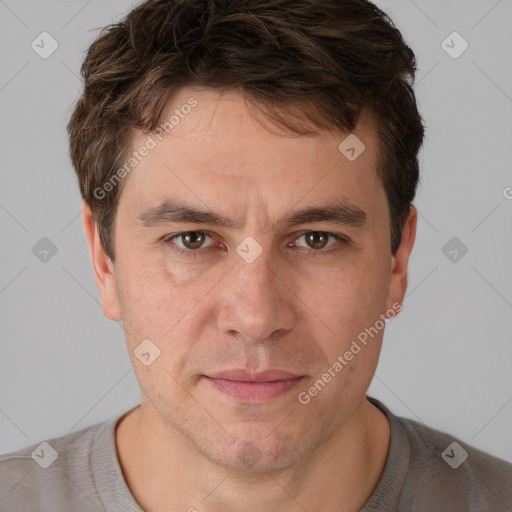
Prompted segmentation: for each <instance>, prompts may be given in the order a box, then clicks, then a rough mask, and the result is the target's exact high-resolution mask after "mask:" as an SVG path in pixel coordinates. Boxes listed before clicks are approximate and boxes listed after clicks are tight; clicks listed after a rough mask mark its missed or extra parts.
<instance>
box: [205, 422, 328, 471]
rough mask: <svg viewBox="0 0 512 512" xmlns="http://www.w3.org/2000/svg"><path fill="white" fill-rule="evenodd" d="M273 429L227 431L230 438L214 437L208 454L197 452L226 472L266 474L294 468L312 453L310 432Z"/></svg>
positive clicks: (255, 427)
mask: <svg viewBox="0 0 512 512" xmlns="http://www.w3.org/2000/svg"><path fill="white" fill-rule="evenodd" d="M273 428H274V431H272V429H270V428H269V429H262V428H261V426H259V425H254V426H252V428H247V426H245V428H240V429H235V430H233V429H230V432H231V433H232V434H233V437H231V436H230V435H229V434H227V433H226V435H225V436H223V438H222V440H221V439H219V438H218V437H217V439H216V440H215V442H214V443H213V444H212V445H210V447H209V448H210V449H209V450H201V449H200V451H201V452H202V453H203V455H205V456H206V457H207V458H208V459H209V460H211V461H212V462H214V463H215V464H218V465H220V466H222V467H224V468H226V469H230V470H237V471H252V472H269V471H280V470H283V469H288V468H290V467H292V466H294V465H296V464H297V463H299V462H300V461H301V460H302V459H303V458H304V457H306V456H307V455H308V454H309V453H310V452H311V451H312V449H314V445H315V440H314V439H313V437H312V434H311V431H309V432H307V433H306V432H304V433H299V432H294V433H283V432H277V429H276V428H275V427H273ZM318 444H320V443H318Z"/></svg>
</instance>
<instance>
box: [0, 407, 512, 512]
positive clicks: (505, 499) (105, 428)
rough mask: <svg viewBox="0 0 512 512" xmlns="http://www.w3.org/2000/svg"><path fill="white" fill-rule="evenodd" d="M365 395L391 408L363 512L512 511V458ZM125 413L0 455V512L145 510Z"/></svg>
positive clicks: (386, 410) (383, 408) (120, 511)
mask: <svg viewBox="0 0 512 512" xmlns="http://www.w3.org/2000/svg"><path fill="white" fill-rule="evenodd" d="M367 398H368V400H369V401H370V402H371V403H373V404H374V405H376V406H377V407H378V408H379V409H381V410H382V411H383V412H384V413H385V414H386V416H387V418H388V420H389V422H390V424H391V444H390V447H389V454H388V458H387V461H386V464H385V467H384V471H383V474H382V476H381V479H380V481H379V483H378V484H377V487H376V488H375V490H374V492H373V494H372V495H371V496H370V498H369V499H368V501H367V502H366V505H365V506H364V507H363V509H362V510H361V512H391V511H393V512H395V511H403V512H463V511H464V512H491V511H492V512H512V464H509V463H508V462H505V461H503V460H501V459H498V458H495V457H492V456H491V455H488V454H486V453H484V452H482V451H480V450H477V449H475V448H472V447H471V446H468V445H466V444H464V443H462V441H459V440H458V439H456V438H454V437H452V436H450V435H448V434H445V433H442V432H439V431H437V430H434V429H432V428H429V427H425V426H424V425H422V424H420V423H418V422H416V421H412V420H409V419H405V418H401V417H397V416H395V415H393V414H392V413H391V412H390V411H389V409H387V407H385V406H384V405H383V404H382V403H381V402H379V401H378V400H375V399H374V398H371V397H367ZM121 417H122V416H118V417H116V418H114V419H112V420H110V421H107V422H105V423H101V424H97V425H94V426H92V427H88V428H85V429H83V430H80V431H78V432H73V433H71V434H68V435H67V436H63V437H59V438H55V439H51V440H49V441H48V442H47V443H48V444H45V443H43V444H41V443H38V444H36V445H32V446H30V447H28V448H25V449H23V450H20V451H17V452H14V453H11V454H6V455H2V456H0V512H29V511H30V512H70V511H73V512H82V511H87V512H89V511H109V512H132V511H133V512H142V508H141V507H140V506H139V505H138V504H137V502H136V501H135V499H134V497H133V496H132V494H131V493H130V490H129V488H128V486H127V484H126V481H125V480H124V477H123V473H122V471H121V467H120V465H119V460H118V458H117V452H116V447H115V436H114V429H115V425H116V423H117V421H118V420H119V419H120V418H121ZM55 456H57V458H55ZM196 508H197V507H196ZM197 510H200V507H199V508H198V509H197ZM169 511H172V504H170V506H169Z"/></svg>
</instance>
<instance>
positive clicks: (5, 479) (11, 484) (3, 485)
mask: <svg viewBox="0 0 512 512" xmlns="http://www.w3.org/2000/svg"><path fill="white" fill-rule="evenodd" d="M109 427H112V421H108V422H104V423H100V424H97V425H93V426H91V427H88V428H84V429H82V430H80V431H77V432H73V433H71V434H68V435H66V436H62V437H55V438H53V439H49V440H47V441H43V442H41V443H37V444H33V445H31V446H28V447H26V448H24V449H22V450H18V451H15V452H11V453H7V454H4V455H0V512H11V511H18V510H45V511H46V510H52V511H55V512H58V511H60V510H76V511H82V510H95V509H97V510H103V507H102V505H101V501H100V500H99V497H98V495H97V493H96V491H95V485H94V478H93V474H92V470H91V454H92V446H93V444H94V442H95V439H96V437H97V434H98V433H99V432H101V430H102V429H103V430H105V429H108V428H109ZM59 505H60V506H64V505H65V508H62V509H61V508H59ZM93 505H94V506H93Z"/></svg>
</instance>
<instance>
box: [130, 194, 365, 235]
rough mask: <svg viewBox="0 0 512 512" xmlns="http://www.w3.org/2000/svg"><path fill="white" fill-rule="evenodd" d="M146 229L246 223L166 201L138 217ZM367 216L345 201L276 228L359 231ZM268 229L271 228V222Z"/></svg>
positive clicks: (303, 212) (301, 213)
mask: <svg viewBox="0 0 512 512" xmlns="http://www.w3.org/2000/svg"><path fill="white" fill-rule="evenodd" d="M138 219H139V220H141V221H142V225H143V226H144V227H155V226H162V225H166V224H171V223H194V224H207V225H211V226H221V227H224V228H229V229H242V228H243V227H244V226H245V219H240V218H239V219H230V218H228V217H226V216H224V215H222V214H219V213H215V212H212V211H208V210H203V209H198V208H196V207H194V206H191V205H188V204H186V203H184V202H182V201H177V200H173V199H166V200H165V201H164V202H162V203H161V204H160V205H159V206H156V207H153V208H149V209H147V210H144V211H143V212H142V213H140V214H139V215H138ZM367 219H368V215H367V213H366V212H365V211H364V210H362V209H361V208H360V207H359V206H357V205H355V204H353V203H351V202H349V201H346V200H342V201H340V202H338V203H334V204H328V205H323V206H310V207H307V208H303V209H300V210H295V211H291V212H288V213H287V214H285V215H284V216H283V217H282V218H281V219H280V220H279V221H278V222H277V223H276V224H277V225H283V226H284V227H286V228H290V227H292V226H296V225H298V224H308V223H313V222H329V223H332V224H336V225H341V226H348V227H359V228H362V227H364V226H365V225H366V222H367ZM267 227H270V224H269V223H268V222H267Z"/></svg>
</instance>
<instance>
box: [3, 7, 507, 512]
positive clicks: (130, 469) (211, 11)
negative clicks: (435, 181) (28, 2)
mask: <svg viewBox="0 0 512 512" xmlns="http://www.w3.org/2000/svg"><path fill="white" fill-rule="evenodd" d="M414 71H415V60H414V54H413V53H412V51H411V50H410V49H409V47H408V46H407V45H406V44H405V42H404V41H403V39H402V36H401V35H400V32H399V31H398V30H397V29H396V28H395V27H394V26H393V24H392V22H391V20H389V18H387V17H386V15H385V14H384V13H383V12H382V11H380V10H379V9H378V8H377V7H375V6H374V5H373V4H372V3H370V2H368V1H367V0H315V1H313V0H295V1H293V2H291V1H289V0H273V1H261V2H260V1H254V0H253V1H252V2H248V1H244V0H229V1H228V0H185V1H181V2H178V1H171V0H156V1H148V2H145V3H143V4H141V5H140V6H138V7H137V8H135V9H134V10H133V11H132V12H130V13H129V14H128V15H127V17H126V18H125V19H124V20H123V21H122V22H120V23H118V24H115V25H112V26H110V27H108V28H107V29H106V30H105V31H103V32H102V34H101V35H100V37H99V38H98V39H97V40H96V41H95V42H94V43H93V45H92V46H91V48H90V50H89V52H88V55H87V58H86V60H85V62H84V65H83V68H82V73H83V76H84V79H85V88H84V93H83V95H82V96H81V98H80V99H79V101H78V103H77V105H76V107H75V110H74V112H73V115H72V118H71V120H70V122H69V125H68V130H69V135H70V146H71V157H72V161H73V165H74V167H75V169H76V172H77V176H78V179H79V184H80V190H81V193H82V197H83V200H84V204H83V206H84V208H83V223H84V228H85V232H86V236H87V240H88V243H89V248H90V253H91V259H92V264H93V270H94V275H95V278H96V282H97V284H98V288H99V292H100V295H101V300H102V307H103V312H104V314H105V315H106V316H107V317H108V318H110V319H112V320H116V321H118V320H122V321H123V325H124V328H125V331H126V340H127V345H128V350H129V353H130V357H131V359H132V363H133V367H134V371H135V373H136V376H137V379H138V381H139V383H140V387H141V390H142V402H141V404H140V406H139V407H136V408H134V409H132V410H130V411H128V412H126V413H125V414H123V415H122V416H121V417H120V418H113V419H112V420H110V421H108V422H106V423H103V424H100V425H95V426H93V427H89V428H87V429H84V430H81V431H79V432H74V433H72V434H69V435H68V436H65V437H61V438H57V439H52V440H50V441H48V442H47V443H46V444H43V445H38V446H33V447H30V448H27V449H25V450H21V451H19V452H17V453H13V454H9V455H6V456H3V457H2V458H1V459H0V461H1V462H0V472H1V480H0V510H2V511H11V510H12V511H18V510H43V511H50V510H51V511H52V512H53V511H64V510H66V511H68V510H73V511H82V510H84V511H85V510H108V511H110V510H112V511H114V510H116V511H118V510H119V511H121V510H122V511H132V510H133V511H141V510H143V511H146V512H157V511H172V512H175V511H187V510H188V511H196V510H197V511H199V512H202V511H205V512H207V511H239V510H244V511H251V512H252V511H258V512H260V511H281V510H282V511H287V512H288V511H304V510H307V511H311V512H313V511H327V512H331V511H346V512H352V511H364V512H370V511H395V510H404V511H405V510H408V511H415V512H422V511H428V512H435V511H448V510H449V511H454V512H455V511H466V510H474V511H477V510H478V511H493V512H494V511H506V510H512V490H511V487H512V465H511V464H509V463H507V462H505V461H503V460H500V459H497V458H494V457H492V456H490V455H488V454H485V453H483V452H481V451H479V450H477V449H475V448H472V447H470V446H467V445H465V444H464V443H462V442H461V441H459V440H457V439H454V438H452V437H451V436H449V435H448V434H445V433H441V432H438V431H436V430H433V429H431V428H428V427H426V426H424V425H421V424H419V423H417V422H414V421H410V420H407V419H403V418H398V417H396V416H394V415H393V414H392V413H391V411H389V410H388V409H387V408H386V407H385V406H384V405H383V404H382V403H380V402H378V401H377V400H374V399H373V398H371V397H368V396H366V392H367V390H368V387H369V385H370V382H371V380H372V376H373V373H374V371H375V368H376V366H377V362H378V357H379V353H380V349H381V344H382V338H383V332H384V326H385V323H386V321H387V320H389V319H390V318H392V317H393V316H396V315H397V314H398V313H399V311H400V309H401V305H402V301H403V299H404V295H405V292H406V288H407V265H408V260H409V256H410V254H411V251H412V248H413V245H414V239H415V233H416V221H417V212H416V209H415V208H414V206H413V204H412V201H413V199H414V196H415V191H416V186H417V182H418V178H419V172H418V160H417V156H418V152H419V150H420V147H421V144H422V140H423V136H424V128H423V123H422V119H421V117H420V115H419V113H418V111H417V107H416V101H415V97H414V93H413V91H412V88H411V84H412V81H413V78H414ZM38 458H39V459H40V460H39V461H38V460H37V459H38ZM36 462H37V464H36Z"/></svg>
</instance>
